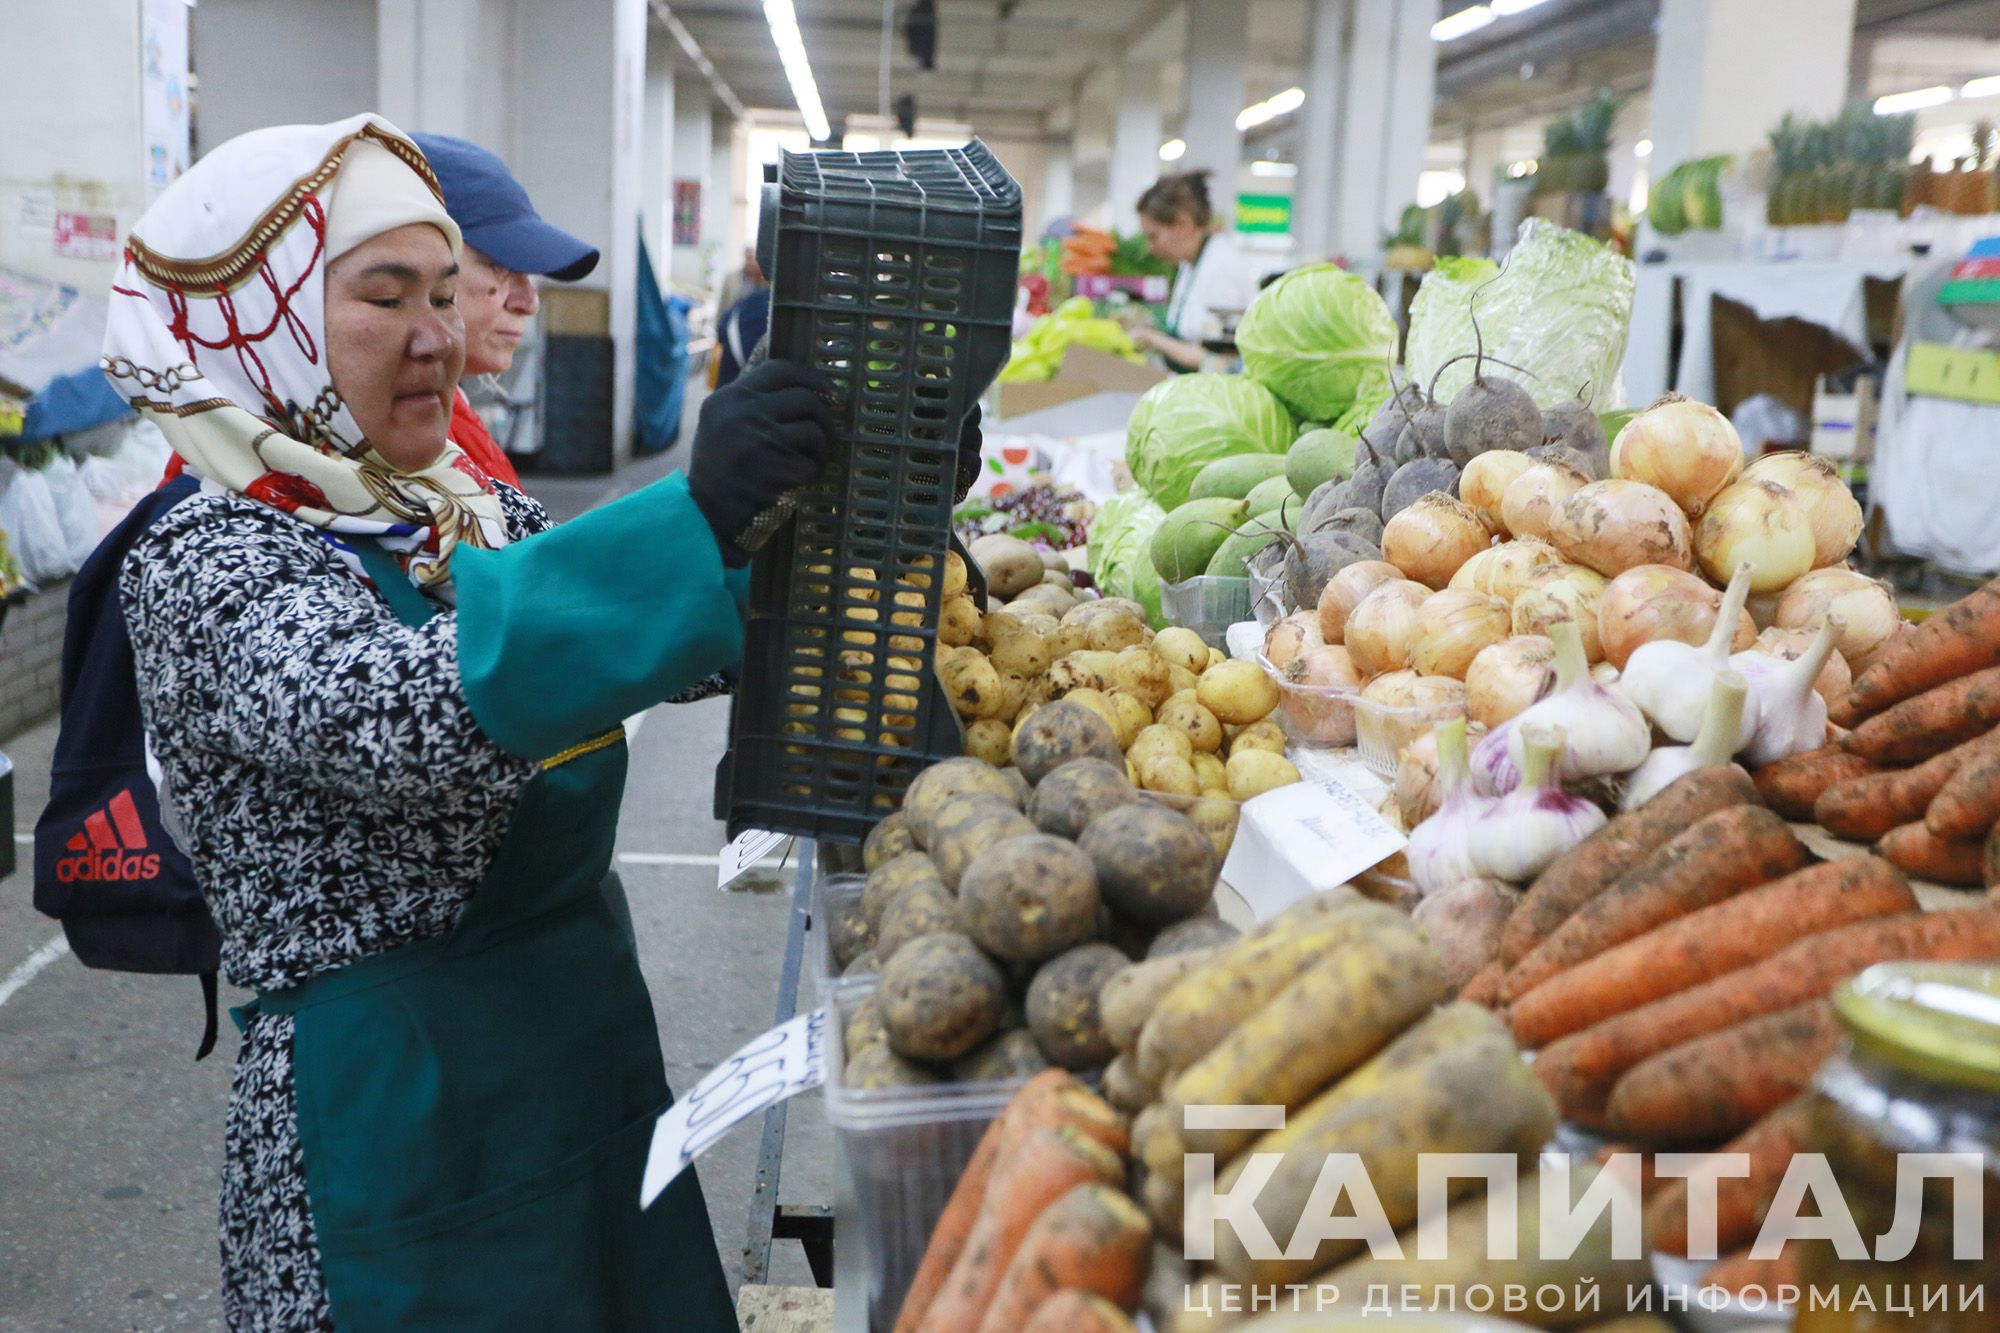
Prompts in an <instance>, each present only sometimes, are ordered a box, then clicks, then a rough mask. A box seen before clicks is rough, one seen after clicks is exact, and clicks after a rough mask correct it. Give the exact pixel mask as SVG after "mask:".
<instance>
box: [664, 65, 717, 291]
mask: <svg viewBox="0 0 2000 1333" xmlns="http://www.w3.org/2000/svg"><path fill="white" fill-rule="evenodd" d="M714 138H715V117H714V102H713V100H712V98H711V95H710V93H709V88H708V85H707V84H706V83H703V82H702V81H701V80H699V79H694V78H686V79H676V80H675V81H674V133H673V155H672V162H673V176H672V184H671V185H670V186H669V190H668V206H669V207H668V214H669V224H670V225H671V219H672V215H673V204H674V201H675V200H676V199H678V198H679V197H681V196H682V195H684V194H685V193H686V192H687V190H689V189H692V190H693V192H694V193H695V195H696V197H697V200H698V202H697V205H696V208H695V214H694V237H695V239H694V243H693V244H689V245H675V246H674V247H673V253H672V260H671V263H670V266H669V269H668V271H669V272H670V273H671V275H672V278H673V281H674V282H676V283H678V284H679V285H681V286H683V287H687V288H690V289H698V288H701V287H705V286H706V285H707V284H708V280H709V278H708V272H707V268H706V266H705V265H704V264H703V262H702V247H701V242H702V240H703V239H705V238H704V237H703V235H702V230H703V224H704V222H705V221H706V220H707V213H708V192H709V188H710V182H709V179H708V178H709V173H710V171H711V169H712V168H713V165H714V156H715V153H714Z"/></svg>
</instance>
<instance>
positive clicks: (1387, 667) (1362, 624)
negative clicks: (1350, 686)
mask: <svg viewBox="0 0 2000 1333" xmlns="http://www.w3.org/2000/svg"><path fill="white" fill-rule="evenodd" d="M1430 595H1431V590H1430V589H1429V588H1426V587H1425V586H1424V585H1423V584H1421V583H1416V582H1413V581H1411V580H1409V579H1394V580H1392V581H1390V582H1387V583H1383V584H1379V585H1377V587H1376V588H1375V590H1374V591H1373V592H1371V593H1369V594H1368V595H1367V596H1366V597H1363V598H1362V599H1361V602H1360V604H1359V605H1357V606H1356V607H1355V608H1354V614H1352V615H1350V616H1349V617H1348V618H1347V637H1346V647H1347V652H1348V656H1349V657H1351V658H1352V659H1353V661H1354V665H1355V667H1356V668H1357V669H1358V670H1359V671H1360V672H1361V674H1362V675H1364V676H1374V675H1379V674H1381V673H1382V672H1384V671H1400V670H1402V669H1403V668H1405V667H1407V666H1409V665H1410V656H1411V654H1412V653H1413V652H1415V651H1416V646H1417V608H1418V607H1420V606H1422V605H1423V604H1424V600H1425V599H1426V598H1428V597H1429V596H1430Z"/></svg>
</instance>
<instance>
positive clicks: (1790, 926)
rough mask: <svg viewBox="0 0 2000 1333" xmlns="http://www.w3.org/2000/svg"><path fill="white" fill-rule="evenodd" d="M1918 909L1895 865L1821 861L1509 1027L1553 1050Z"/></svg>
mask: <svg viewBox="0 0 2000 1333" xmlns="http://www.w3.org/2000/svg"><path fill="white" fill-rule="evenodd" d="M1916 908H1917V900H1916V898H1915V897H1914V896H1912V894H1911V893H1910V885H1909V882H1908V881H1907V880H1905V879H1904V878H1903V876H1902V872H1900V871H1898V870H1897V869H1896V868H1895V867H1894V866H1892V865H1890V864H1889V863H1888V862H1886V861H1881V860H1877V859H1876V858H1875V857H1872V856H1857V857H1851V858H1848V859H1846V860H1842V861H1826V862H1822V863H1821V864H1819V865H1816V866H1808V867H1807V868H1806V869H1804V870H1800V871H1797V872H1796V873H1794V874H1790V875H1787V876H1785V877H1784V878H1783V879H1780V880H1775V881H1773V882H1772V883H1769V884H1765V885H1763V886H1761V887H1759V888H1754V889H1750V890H1748V891H1746V892H1744V893H1739V894H1737V895H1736V896H1735V897H1733V898H1725V899H1723V900H1722V901H1721V902H1719V903H1716V904H1714V905H1712V906H1709V907H1704V908H1701V909H1700V910H1698V911H1694V912H1690V913H1688V914H1687V915H1686V916H1684V917H1681V918H1680V919H1679V920H1676V921H1669V922H1667V923H1666V924H1665V925H1663V926H1661V927H1659V928H1658V929H1656V930H1651V931H1648V932H1646V933H1645V934H1643V935H1641V936H1639V937H1638V938H1636V939H1630V940H1627V941H1625V943H1623V944H1620V945H1618V946H1617V947H1616V948H1612V949H1607V950H1605V951H1604V952H1603V953H1601V954H1598V955H1597V956H1596V957H1595V958H1588V959H1585V960H1584V961H1583V962H1581V963H1578V964H1577V965H1576V966H1575V967H1572V968H1569V969H1567V970H1565V971H1562V972H1558V973H1556V974H1555V975H1554V976H1552V977H1550V978H1549V979H1548V980H1547V981H1545V982H1543V983H1542V984H1541V985H1539V986H1536V987H1535V988H1534V989H1533V990H1530V991H1528V992H1527V993H1526V994H1524V995H1522V996H1521V997H1520V998H1519V999H1517V1000H1515V1001H1514V1003H1513V1004H1512V1005H1511V1006H1510V1007H1509V1008H1508V1010H1507V1021H1508V1022H1509V1023H1510V1024H1512V1026H1513V1029H1514V1038H1515V1040H1517V1041H1519V1042H1520V1043H1521V1044H1522V1045H1523V1046H1530V1047H1533V1046H1546V1045H1547V1044H1548V1043H1550V1042H1552V1041H1554V1040H1555V1039H1556V1038H1558V1037H1563V1036H1567V1035H1568V1034H1570V1033H1572V1032H1579V1031H1582V1030H1583V1029H1584V1028H1587V1027H1589V1026H1590V1025H1591V1024H1593V1023H1597V1022H1601V1021H1602V1020H1604V1019H1606V1018H1609V1017H1611V1016H1612V1015H1613V1014H1617V1013H1623V1012H1624V1011H1625V1010H1627V1009H1634V1008H1637V1007H1638V1006H1639V1005H1642V1004H1645V1003H1647V1002H1649V1001H1652V1000H1657V999H1659V998H1660V997H1661V996H1663V995H1672V994H1673V993H1674V992H1675V991H1681V990H1686V989H1687V988H1688V987H1690V986H1695V985H1699V984H1700V983H1701V982H1704V981H1707V980H1708V979H1709V978H1711V977H1719V976H1721V975H1722V974H1724V973H1725V972H1732V971H1734V970H1735V969H1737V968H1739V967H1744V966H1747V965H1748V964H1750V963H1754V962H1756V961H1758V960H1759V959H1761V958H1768V957H1770V956H1771V955H1772V954H1774V953H1776V952H1778V950H1780V949H1783V948H1785V947H1786V946H1787V945H1789V944H1791V943H1792V942H1793V941H1794V940H1796V939H1798V938H1799V937H1800V936H1801V935H1810V934H1813V933H1815V932H1817V931H1822V930H1829V929H1831V928H1833V927H1834V926H1844V925H1846V924H1847V923H1848V922H1850V921H1861V920H1865V919H1867V918H1869V917H1878V916H1893V915H1895V914H1897V913H1900V912H1913V911H1915V910H1916Z"/></svg>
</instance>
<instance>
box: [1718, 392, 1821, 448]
mask: <svg viewBox="0 0 2000 1333" xmlns="http://www.w3.org/2000/svg"><path fill="white" fill-rule="evenodd" d="M1729 424H1730V425H1732V426H1734V427H1736V434H1737V436H1738V438H1740V439H1741V440H1742V441H1743V452H1744V453H1745V454H1747V455H1749V456H1750V457H1751V458H1755V457H1756V456H1757V455H1758V454H1761V453H1763V452H1764V446H1765V445H1770V444H1774V445H1777V446H1778V447H1779V448H1781V449H1796V448H1800V447H1802V446H1803V445H1804V444H1805V438H1806V423H1805V418H1804V417H1802V416H1800V415H1799V414H1798V413H1797V412H1795V411H1793V410H1792V409H1791V408H1789V407H1787V406H1785V402H1784V400H1783V399H1781V398H1779V397H1778V396H1777V395H1776V394H1769V393H1760V394H1753V395H1752V396H1750V397H1748V398H1745V399H1744V400H1743V401H1742V402H1740V403H1738V404H1737V405H1736V411H1735V412H1733V413H1732V414H1731V415H1730V418H1729Z"/></svg>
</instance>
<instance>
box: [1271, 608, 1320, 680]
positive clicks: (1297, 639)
mask: <svg viewBox="0 0 2000 1333" xmlns="http://www.w3.org/2000/svg"><path fill="white" fill-rule="evenodd" d="M1322 642H1323V640H1322V639H1321V637H1320V632H1319V616H1318V615H1317V614H1316V613H1314V612H1311V611H1294V612H1292V613H1291V614H1290V615H1288V616H1286V617H1285V618H1284V619H1283V620H1280V621H1279V622H1278V623H1276V624H1275V625H1273V626H1271V628H1270V629H1268V630H1266V631H1265V633H1264V660H1265V661H1267V662H1269V663H1270V664H1271V665H1272V666H1274V667H1276V668H1277V669H1278V670H1280V671H1283V670H1284V669H1285V668H1286V667H1288V666H1290V665H1291V663H1292V659H1293V658H1295V657H1297V656H1298V655H1299V654H1300V653H1302V652H1304V651H1305V650H1306V649H1308V648H1317V647H1319V646H1320V645H1321V643H1322Z"/></svg>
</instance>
